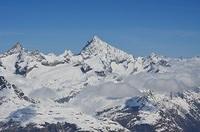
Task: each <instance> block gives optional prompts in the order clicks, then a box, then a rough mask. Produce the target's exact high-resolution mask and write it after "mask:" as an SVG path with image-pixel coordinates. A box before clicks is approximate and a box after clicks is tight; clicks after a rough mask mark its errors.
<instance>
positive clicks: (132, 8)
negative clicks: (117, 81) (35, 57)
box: [0, 0, 200, 57]
mask: <svg viewBox="0 0 200 132" xmlns="http://www.w3.org/2000/svg"><path fill="white" fill-rule="evenodd" d="M93 35H97V36H99V37H100V38H102V39H103V40H105V41H107V42H108V43H111V44H112V45H113V46H115V47H118V48H120V49H122V50H125V51H127V52H129V53H132V54H133V55H136V56H140V55H142V56H145V55H149V54H150V53H151V52H156V53H158V54H162V55H166V56H172V57H179V56H184V57H191V56H196V55H200V1H199V0H1V1H0V52H3V51H5V50H7V49H9V48H10V47H11V46H12V45H13V44H14V43H15V42H17V41H20V42H21V43H22V44H23V45H24V47H25V48H27V49H31V50H33V49H38V50H40V51H42V52H55V53H62V52H63V51H64V50H65V49H70V50H72V51H73V52H75V53H77V52H79V51H80V50H81V48H82V47H83V46H84V45H85V43H86V41H88V40H90V39H91V38H92V36H93Z"/></svg>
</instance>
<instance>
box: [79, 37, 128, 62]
mask: <svg viewBox="0 0 200 132" xmlns="http://www.w3.org/2000/svg"><path fill="white" fill-rule="evenodd" d="M80 54H81V55H82V56H83V57H84V58H89V57H91V56H98V57H99V58H100V59H101V60H104V59H107V60H109V61H123V59H124V58H126V59H127V58H130V56H131V55H129V54H127V53H126V52H124V51H122V50H120V49H117V48H115V47H113V46H111V45H110V44H108V43H107V42H105V41H103V40H102V39H100V38H99V37H97V36H94V37H93V38H92V40H91V41H89V42H88V43H87V45H86V46H85V47H84V48H83V49H82V50H81V53H80Z"/></svg>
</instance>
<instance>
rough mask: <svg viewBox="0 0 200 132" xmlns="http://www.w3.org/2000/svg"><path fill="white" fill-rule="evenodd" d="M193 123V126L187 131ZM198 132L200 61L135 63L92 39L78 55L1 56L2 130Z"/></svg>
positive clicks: (155, 58)
mask: <svg viewBox="0 0 200 132" xmlns="http://www.w3.org/2000/svg"><path fill="white" fill-rule="evenodd" d="M191 124H193V125H191ZM30 129H31V130H33V131H34V130H35V131H45V130H46V131H139V132H140V131H141V132H142V131H159V132H162V131H163V132H164V131H176V132H177V131H193V132H195V131H196V132H198V131H200V58H199V57H193V58H187V59H184V58H168V57H163V56H160V55H156V54H155V53H152V54H151V55H150V56H148V57H135V56H133V55H130V54H128V53H125V52H124V51H121V50H119V49H117V48H114V47H112V46H111V45H109V44H108V43H106V42H104V41H103V40H101V39H100V38H98V37H97V36H95V37H94V38H93V39H92V40H91V41H89V42H88V43H87V44H86V46H85V47H84V48H83V49H82V50H81V52H80V53H79V54H73V53H72V52H71V51H68V50H66V51H65V52H64V53H63V54H61V55H55V54H53V53H51V54H43V53H40V52H38V51H27V50H25V49H24V48H23V47H22V46H21V45H20V44H19V43H17V44H16V45H14V47H12V48H11V49H10V50H8V51H7V52H5V53H2V54H0V130H1V131H6V130H7V131H22V130H24V131H27V130H30Z"/></svg>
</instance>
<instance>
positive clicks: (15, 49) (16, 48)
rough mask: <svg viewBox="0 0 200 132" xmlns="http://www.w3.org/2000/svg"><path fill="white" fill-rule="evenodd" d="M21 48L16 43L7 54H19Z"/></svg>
mask: <svg viewBox="0 0 200 132" xmlns="http://www.w3.org/2000/svg"><path fill="white" fill-rule="evenodd" d="M23 49H24V48H23V46H22V45H21V44H20V42H17V43H16V44H15V45H14V46H13V47H12V48H11V49H9V50H8V51H7V53H8V54H15V53H19V52H21V51H22V50H23Z"/></svg>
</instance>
